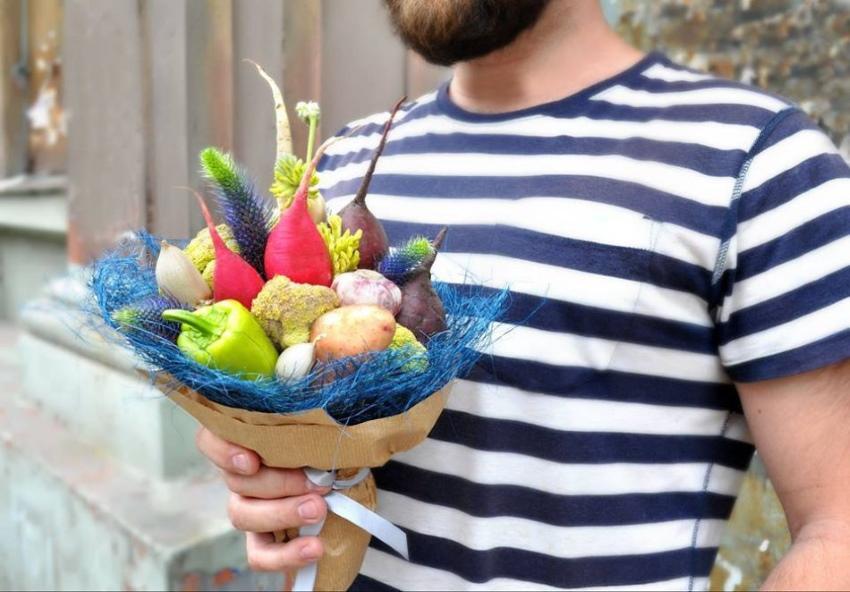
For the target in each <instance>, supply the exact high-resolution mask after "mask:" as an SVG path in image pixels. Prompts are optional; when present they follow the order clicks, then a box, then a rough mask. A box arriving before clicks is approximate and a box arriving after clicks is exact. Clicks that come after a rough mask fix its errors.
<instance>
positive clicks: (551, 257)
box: [321, 54, 850, 590]
mask: <svg viewBox="0 0 850 592" xmlns="http://www.w3.org/2000/svg"><path fill="white" fill-rule="evenodd" d="M386 116H387V115H386V113H384V114H380V115H376V116H373V117H369V118H367V119H365V120H361V121H360V122H357V124H358V125H361V126H362V127H360V129H359V130H358V131H357V132H356V133H355V134H353V135H352V136H350V137H348V138H347V139H345V140H342V141H340V142H338V143H337V144H335V145H333V146H332V147H331V149H330V150H329V153H328V155H327V156H326V157H325V159H324V161H323V163H322V174H321V185H322V188H323V192H324V195H325V197H326V198H328V199H329V200H330V202H329V203H330V206H331V209H335V210H338V209H339V208H340V207H341V206H342V205H344V203H346V202H347V201H348V200H349V199H350V198H351V196H352V195H353V194H354V193H355V191H356V189H357V187H358V185H359V184H360V181H361V177H362V175H363V173H364V171H365V169H366V166H367V163H368V160H369V158H370V156H371V152H372V150H373V148H374V147H375V146H376V144H377V141H378V136H379V134H380V131H381V127H382V124H383V122H384V121H385V119H386ZM368 204H369V207H370V208H371V209H372V211H373V212H375V214H376V215H377V216H378V217H379V218H380V219H381V220H382V221H383V222H384V224H385V227H386V229H387V231H388V234H389V235H390V238H391V240H392V241H394V242H399V241H402V240H404V239H406V238H408V237H410V236H411V235H414V234H425V235H434V234H435V233H436V231H437V230H438V229H439V228H440V227H442V226H443V225H446V226H448V227H449V234H448V237H447V240H446V243H445V247H444V249H443V252H442V253H441V255H440V256H439V257H438V260H437V264H436V265H435V268H434V275H435V276H436V277H437V278H438V279H440V280H444V281H449V282H458V283H462V282H464V281H474V282H476V283H480V284H483V285H485V286H490V287H493V288H500V287H503V286H509V287H510V289H511V291H512V306H511V309H510V312H509V313H508V315H507V317H506V318H505V319H504V320H503V321H502V322H501V323H499V324H498V326H497V327H496V332H497V333H498V334H499V335H500V336H501V337H500V338H498V339H497V340H496V341H495V343H494V344H493V346H492V348H491V351H490V352H489V353H491V354H492V355H490V356H486V357H485V358H484V359H483V360H482V362H481V363H480V364H479V366H478V368H477V369H476V370H475V371H474V372H473V373H472V374H470V375H469V376H468V377H466V379H465V380H460V381H458V382H457V384H456V388H455V389H454V393H453V395H452V397H451V399H450V402H449V405H448V409H447V410H446V411H445V413H444V414H443V416H442V417H441V419H440V421H439V422H438V424H437V426H436V427H435V428H434V431H433V432H432V433H431V435H430V437H429V438H428V439H427V440H426V441H425V442H424V443H423V444H421V445H420V446H419V447H418V448H415V449H414V450H412V451H409V452H406V453H404V454H399V455H398V456H397V457H396V458H395V459H394V460H393V461H391V462H390V463H389V464H388V465H387V466H386V467H384V468H382V469H379V470H376V472H375V474H376V479H377V483H378V486H379V489H380V497H379V503H380V508H379V510H380V512H381V513H382V514H383V515H384V516H386V517H387V518H389V519H390V520H392V521H393V522H394V523H396V524H397V525H398V526H400V527H401V528H403V529H404V530H405V531H406V532H407V533H408V536H409V544H410V561H409V562H407V561H405V560H403V559H401V558H399V557H397V556H395V555H394V554H392V553H391V552H389V551H388V550H387V549H385V548H383V547H382V546H381V544H380V543H377V542H373V543H372V547H373V548H371V549H370V550H369V553H368V554H367V557H366V560H365V563H364V565H363V568H362V575H361V576H360V578H359V579H358V581H357V583H356V587H357V588H360V589H368V590H382V589H391V588H395V589H402V590H413V589H442V590H446V589H449V590H451V589H472V590H475V589H487V590H493V589H563V588H585V587H593V588H604V587H612V588H615V589H618V590H624V589H635V590H638V589H640V590H644V589H655V588H662V589H673V588H675V589H699V588H704V587H705V585H706V582H707V576H708V574H709V571H710V569H711V567H712V564H713V562H714V558H715V555H716V552H717V548H718V544H719V541H720V537H721V534H722V532H723V529H724V527H725V525H726V522H727V519H728V516H729V513H730V511H731V509H732V506H733V504H734V502H735V497H736V495H737V493H738V489H739V487H740V485H741V480H742V477H743V475H744V472H745V470H746V468H747V465H748V463H749V461H750V458H751V456H752V453H753V445H752V442H751V439H750V437H749V435H748V430H747V424H746V421H745V418H744V416H743V415H742V410H741V405H740V401H739V398H738V395H737V392H736V389H735V386H734V384H733V382H732V381H733V380H734V381H740V382H746V381H757V380H764V379H769V378H775V377H779V376H784V375H789V374H794V373H799V372H802V371H806V370H811V369H814V368H817V367H820V366H824V365H827V364H830V363H833V362H836V361H839V360H841V359H843V358H845V357H848V356H850V207H849V206H850V169H848V167H847V165H846V163H845V162H844V161H843V159H842V158H841V156H840V155H839V154H838V152H837V151H836V149H835V148H834V146H833V145H832V144H831V142H830V141H829V139H828V138H827V136H826V135H825V134H824V133H823V132H821V131H820V130H819V129H818V128H817V127H815V126H814V125H813V124H812V123H810V121H809V120H808V119H807V118H806V117H805V116H804V115H803V114H802V113H801V112H800V111H799V109H797V108H796V107H794V106H793V105H791V104H790V103H789V102H787V101H785V100H783V99H781V98H779V97H775V96H773V95H770V94H768V93H765V92H763V91H760V90H757V89H754V88H751V87H748V86H744V85H741V84H737V83H734V82H730V81H727V80H721V79H718V78H714V77H711V76H708V75H705V74H701V73H697V72H694V71H692V70H688V69H685V68H683V67H680V66H678V65H676V64H674V63H672V62H670V61H668V60H667V59H666V58H664V57H662V56H660V55H657V54H652V55H649V56H648V57H646V58H644V59H643V60H642V61H640V62H639V63H638V64H636V65H635V66H633V67H632V68H629V69H628V70H627V71H625V72H623V73H621V74H619V75H617V76H615V77H613V78H611V79H608V80H606V81H603V82H601V83H599V84H596V85H594V86H592V87H590V88H588V89H586V90H584V91H582V92H580V93H578V94H575V95H572V96H570V97H568V98H566V99H563V100H559V101H555V102H552V103H547V104H544V105H541V106H537V107H533V108H529V109H523V110H521V111H517V112H513V113H507V114H497V115H485V114H476V113H470V112H467V111H465V110H463V109H462V108H460V107H458V106H457V105H456V104H454V103H453V102H452V100H451V98H450V97H449V94H448V92H447V87H446V86H444V87H443V88H441V89H440V90H438V91H437V92H436V93H432V94H429V95H426V96H424V97H422V98H420V99H419V100H417V101H415V102H413V103H410V104H409V105H407V106H406V107H405V108H404V109H403V111H402V112H401V113H399V115H398V117H397V119H396V123H395V125H394V126H393V128H392V130H391V132H390V135H389V141H388V143H387V146H386V151H385V153H384V156H383V157H382V158H381V160H380V161H379V163H378V166H377V171H376V174H375V177H374V179H373V181H372V185H371V192H370V195H369V198H368ZM532 313H533V314H532ZM766 404H769V401H768V402H766Z"/></svg>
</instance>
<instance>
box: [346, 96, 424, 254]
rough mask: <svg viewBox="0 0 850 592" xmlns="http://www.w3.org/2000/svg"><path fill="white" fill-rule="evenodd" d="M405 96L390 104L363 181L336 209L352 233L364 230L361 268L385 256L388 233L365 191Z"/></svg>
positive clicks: (367, 188) (388, 243) (387, 247)
mask: <svg viewBox="0 0 850 592" xmlns="http://www.w3.org/2000/svg"><path fill="white" fill-rule="evenodd" d="M406 98H407V97H402V98H401V99H399V101H398V102H397V103H396V104H395V106H394V107H393V110H392V111H391V112H390V118H389V119H388V120H387V123H386V125H384V133H383V134H382V135H381V141H380V143H378V147H377V148H376V149H375V153H374V154H373V155H372V161H371V162H370V163H369V168H368V169H367V170H366V175H365V176H364V177H363V182H362V183H361V184H360V189H358V190H357V195H355V196H354V199H352V200H351V202H350V203H349V204H348V205H347V206H345V207H344V208H342V210H341V211H340V213H339V216H340V218H342V227H343V228H344V229H347V230H349V231H351V234H354V233H355V232H357V231H358V230H362V231H363V236H362V237H361V239H360V265H358V267H359V268H360V269H375V268H376V267H377V266H378V262H379V261H380V260H381V259H383V258H384V256H385V255H386V254H387V251H388V250H389V248H390V241H389V239H388V238H387V233H386V231H384V227H383V226H382V225H381V223H380V222H379V221H378V219H377V218H375V215H374V214H373V213H372V212H370V211H369V208H368V207H367V206H366V193H367V192H368V191H369V183H371V182H372V175H373V174H374V173H375V165H376V164H378V158H380V156H381V154H382V153H383V151H384V145H385V144H386V143H387V134H388V133H389V132H390V127H392V124H393V118H395V114H396V112H398V108H399V107H401V104H402V103H403V102H404V100H405V99H406Z"/></svg>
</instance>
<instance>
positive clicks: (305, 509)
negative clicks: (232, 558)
mask: <svg viewBox="0 0 850 592" xmlns="http://www.w3.org/2000/svg"><path fill="white" fill-rule="evenodd" d="M197 444H198V449H200V451H201V452H202V453H203V454H204V455H205V456H206V457H207V458H209V459H210V460H211V461H212V462H213V464H215V465H216V466H217V467H218V468H219V469H221V470H222V471H223V475H224V481H225V483H227V487H228V488H229V489H230V491H231V494H230V503H229V506H228V514H229V516H230V521H231V522H232V523H233V526H235V527H236V528H238V529H239V530H244V531H245V532H246V535H247V551H248V564H249V565H250V566H251V569H253V570H257V571H289V570H293V569H298V568H299V567H302V566H304V565H306V564H308V563H312V562H314V561H317V560H318V559H319V558H320V557H321V556H322V553H323V552H324V549H323V548H322V542H321V541H320V540H319V539H318V538H317V537H298V538H297V539H295V540H293V541H290V542H288V543H275V542H274V536H273V535H272V534H271V533H272V532H274V531H277V530H285V529H287V528H297V527H300V526H303V525H305V524H314V523H316V522H318V521H320V520H321V519H322V518H324V517H325V514H326V512H327V505H326V504H325V500H324V499H323V498H322V495H323V494H325V493H327V492H328V489H327V488H320V487H315V486H314V485H313V484H312V483H311V482H310V481H309V480H308V479H307V477H305V476H304V471H301V470H290V469H272V468H269V467H265V466H263V465H262V464H261V463H260V458H259V457H258V456H257V454H256V453H255V452H252V451H251V450H247V449H245V448H242V447H241V446H237V445H235V444H231V443H230V442H226V441H225V440H222V439H221V438H219V437H218V436H216V435H215V434H213V433H212V432H210V431H209V430H207V429H205V428H201V429H200V431H198V436H197Z"/></svg>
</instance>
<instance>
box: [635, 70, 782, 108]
mask: <svg viewBox="0 0 850 592" xmlns="http://www.w3.org/2000/svg"><path fill="white" fill-rule="evenodd" d="M622 86H625V87H627V88H630V89H633V90H643V91H649V92H652V93H654V94H659V95H663V94H665V93H679V92H687V91H692V90H702V89H707V88H713V89H725V88H728V89H730V90H743V91H749V92H752V93H755V94H759V95H763V96H765V97H770V98H773V99H777V100H779V101H781V102H782V103H784V104H786V105H787V106H788V107H790V106H791V104H790V103H789V102H788V100H787V99H785V98H784V97H781V96H779V95H777V94H774V93H771V92H769V91H766V90H764V89H756V88H754V87H752V86H751V85H748V84H744V83H742V82H736V81H734V80H728V79H725V78H709V79H708V80H690V81H689V80H671V81H667V80H660V79H658V78H650V77H648V76H641V77H638V78H634V79H632V80H630V81H628V82H626V83H623V84H622ZM714 104H715V105H724V104H726V105H734V106H736V107H737V106H738V103H722V102H716V103H714ZM753 106H754V105H753ZM754 107H755V108H756V109H761V110H762V111H764V112H766V113H769V114H771V115H772V114H773V113H775V112H776V111H773V110H771V109H767V108H765V107H758V106H754ZM786 108H787V107H786ZM781 109H782V107H780V110H781Z"/></svg>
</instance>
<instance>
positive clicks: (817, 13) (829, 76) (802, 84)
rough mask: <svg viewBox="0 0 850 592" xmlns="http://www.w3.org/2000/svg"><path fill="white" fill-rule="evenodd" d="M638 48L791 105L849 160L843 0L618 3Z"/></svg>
mask: <svg viewBox="0 0 850 592" xmlns="http://www.w3.org/2000/svg"><path fill="white" fill-rule="evenodd" d="M611 10H612V11H613V15H612V16H613V18H614V20H615V21H616V23H617V27H618V29H619V31H620V32H621V34H622V35H623V36H624V37H625V38H626V39H628V40H629V41H631V42H632V43H634V44H635V45H637V46H639V47H642V48H644V49H661V50H663V51H665V52H666V53H667V54H668V55H669V56H670V57H671V58H672V59H674V60H676V61H679V62H681V63H684V64H687V65H690V66H692V67H695V68H699V69H702V70H708V71H710V72H712V73H715V74H718V75H720V76H725V77H727V78H734V79H736V80H741V81H744V82H748V83H752V84H757V85H759V86H761V87H763V88H766V89H768V90H771V91H773V92H776V93H778V94H781V95H784V96H786V97H788V98H790V99H792V100H794V101H795V102H797V103H798V104H799V105H800V106H801V107H802V108H803V109H804V110H805V111H806V112H808V113H809V114H810V115H811V116H812V117H813V118H814V119H815V121H817V122H818V123H819V124H820V125H821V126H823V127H824V128H825V129H826V130H827V131H828V132H829V133H830V135H831V136H832V139H833V140H834V141H835V143H836V144H837V145H839V146H840V147H841V148H842V151H843V152H844V154H845V156H848V157H850V0H721V1H718V0H655V1H653V2H645V1H643V0H620V1H619V2H614V3H612V7H611Z"/></svg>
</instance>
